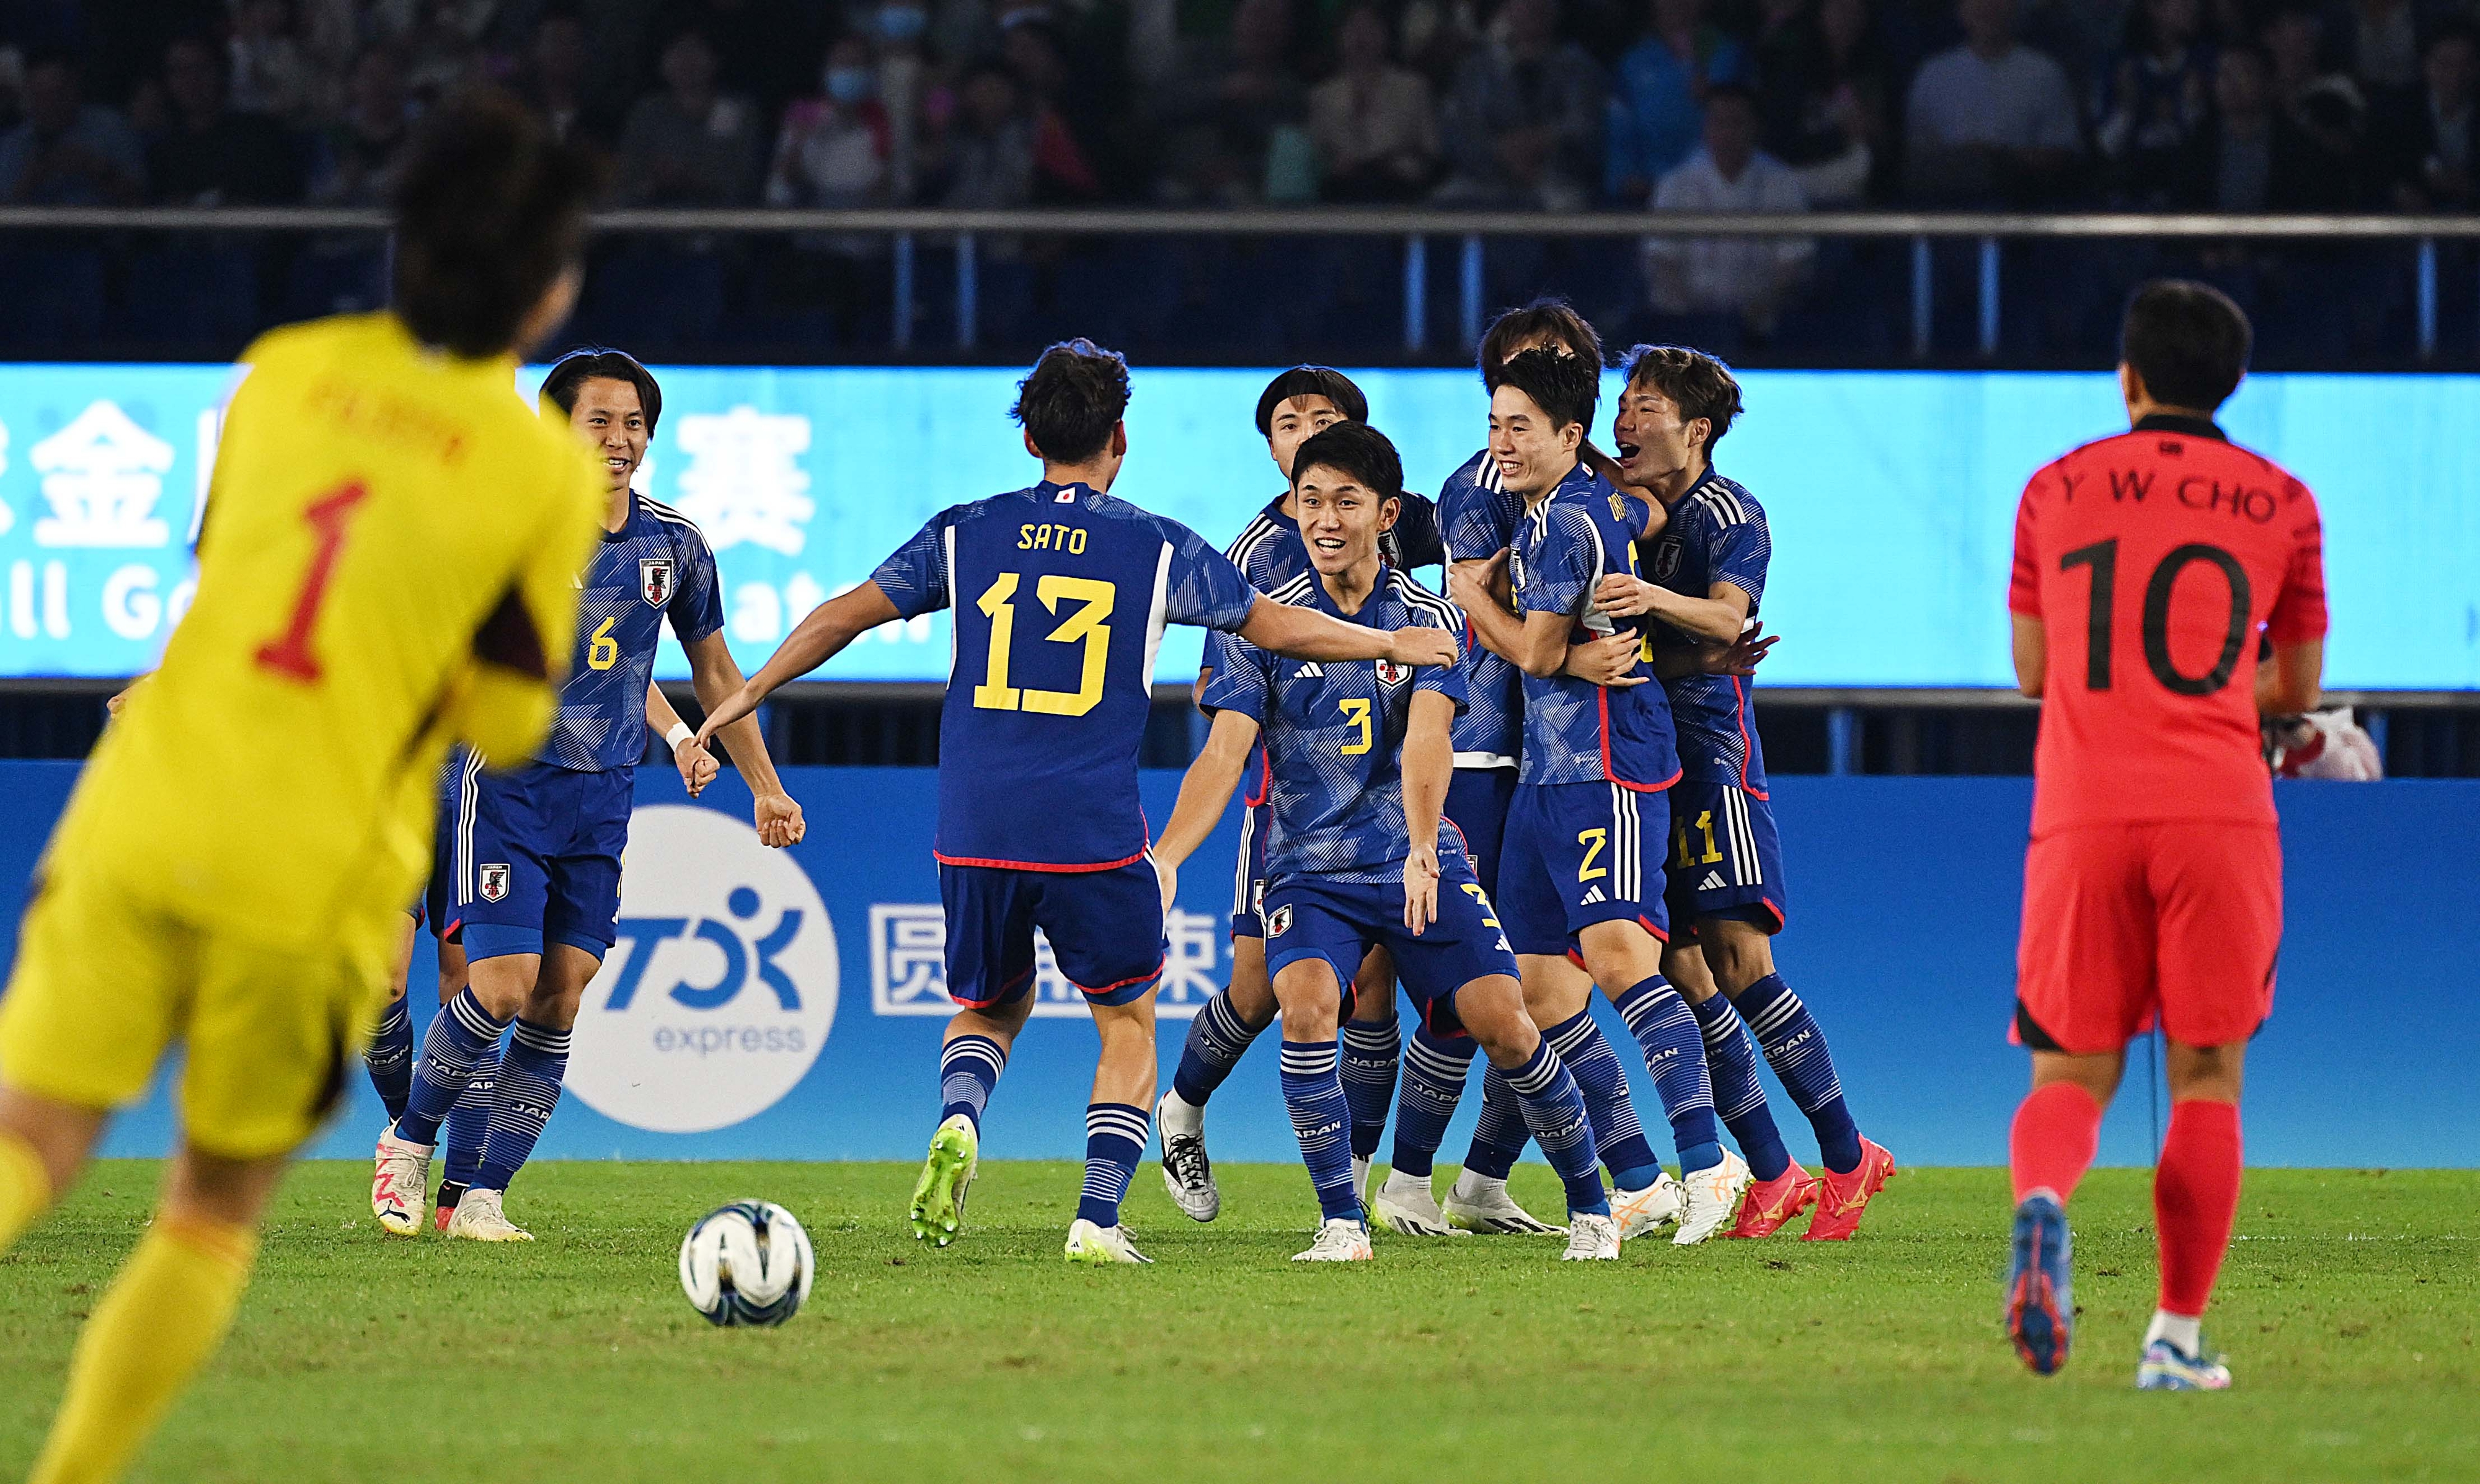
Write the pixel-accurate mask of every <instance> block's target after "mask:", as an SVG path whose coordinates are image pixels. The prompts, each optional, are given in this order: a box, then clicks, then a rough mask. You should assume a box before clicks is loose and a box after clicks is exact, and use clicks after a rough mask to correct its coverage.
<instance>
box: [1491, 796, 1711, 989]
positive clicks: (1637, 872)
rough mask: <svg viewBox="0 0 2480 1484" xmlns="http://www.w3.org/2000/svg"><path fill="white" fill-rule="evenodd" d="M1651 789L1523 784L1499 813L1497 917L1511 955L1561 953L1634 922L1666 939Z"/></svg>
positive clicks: (1659, 840)
mask: <svg viewBox="0 0 2480 1484" xmlns="http://www.w3.org/2000/svg"><path fill="white" fill-rule="evenodd" d="M1668 820H1669V813H1668V810H1667V808H1666V805H1665V803H1664V796H1663V795H1662V794H1660V793H1647V792H1644V791H1642V790H1640V789H1634V788H1627V787H1623V786H1622V785H1620V784H1617V783H1607V782H1604V783H1524V784H1519V785H1517V787H1516V790H1515V802H1514V803H1513V804H1512V805H1511V806H1509V807H1508V811H1507V845H1506V849H1505V851H1504V854H1503V857H1502V858H1501V859H1500V861H1499V867H1498V904H1499V908H1500V912H1499V915H1500V916H1502V917H1504V918H1506V919H1507V935H1508V938H1509V939H1510V941H1511V942H1513V943H1514V945H1515V951H1516V952H1517V953H1520V954H1564V953H1567V952H1568V951H1570V950H1571V949H1573V948H1574V947H1575V946H1576V935H1577V934H1580V933H1582V932H1584V931H1585V930H1586V929H1587V928H1589V927H1591V926H1593V925H1594V924H1595V923H1601V922H1638V923H1641V924H1643V926H1644V929H1645V931H1646V932H1648V933H1650V934H1653V935H1654V936H1655V937H1658V938H1661V939H1663V940H1665V941H1668V939H1669V937H1670V914H1669V911H1668V909H1667V908H1666V907H1665V906H1664V904H1663V900H1662V880H1663V878H1662V860H1663V855H1664V850H1663V847H1664V845H1665V843H1666V840H1665V835H1666V833H1667V829H1666V827H1667V824H1668Z"/></svg>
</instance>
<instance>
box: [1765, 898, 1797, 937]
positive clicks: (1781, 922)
mask: <svg viewBox="0 0 2480 1484" xmlns="http://www.w3.org/2000/svg"><path fill="white" fill-rule="evenodd" d="M1757 900H1758V901H1759V902H1760V903H1762V904H1764V906H1765V909H1766V910H1767V911H1769V912H1771V913H1773V914H1774V931H1775V932H1776V933H1780V932H1781V931H1782V930H1783V929H1785V928H1788V927H1790V926H1791V914H1790V913H1789V912H1786V911H1784V910H1783V909H1782V908H1781V907H1779V906H1778V905H1776V904H1775V902H1774V899H1773V898H1771V897H1759V898H1757Z"/></svg>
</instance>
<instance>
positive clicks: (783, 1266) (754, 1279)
mask: <svg viewBox="0 0 2480 1484" xmlns="http://www.w3.org/2000/svg"><path fill="white" fill-rule="evenodd" d="M815 1266H816V1261H815V1259H814V1258H813V1257H812V1256H811V1253H810V1234H809V1233H807V1232H805V1231H803V1230H801V1223H800V1222H799V1221H796V1220H794V1219H793V1218H792V1213H790V1212H788V1211H787V1210H785V1209H784V1208H783V1207H781V1206H778V1205H776V1204H775V1203H774V1202H773V1201H734V1202H733V1203H732V1204H731V1205H729V1206H724V1207H721V1208H719V1209H717V1210H714V1211H710V1212H708V1213H707V1214H706V1215H702V1216H700V1217H698V1220H697V1224H696V1225H695V1226H692V1227H690V1228H689V1234H688V1235H687V1236H686V1237H685V1238H683V1239H681V1291H682V1292H685V1293H686V1294H688V1296H689V1306H690V1307H691V1308H693V1309H695V1310H697V1312H698V1313H700V1314H703V1315H705V1316H706V1317H707V1320H708V1322H710V1323H713V1324H781V1323H783V1322H784V1321H785V1320H786V1319H788V1318H791V1317H792V1316H793V1315H794V1314H797V1313H798V1312H800V1308H801V1301H802V1300H803V1299H806V1298H808V1297H809V1296H810V1279H811V1277H812V1276H813V1273H814V1267H815Z"/></svg>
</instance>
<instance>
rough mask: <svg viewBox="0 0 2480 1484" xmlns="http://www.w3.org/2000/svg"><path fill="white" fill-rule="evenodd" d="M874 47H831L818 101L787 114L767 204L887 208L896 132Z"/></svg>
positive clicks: (860, 42)
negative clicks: (883, 100)
mask: <svg viewBox="0 0 2480 1484" xmlns="http://www.w3.org/2000/svg"><path fill="white" fill-rule="evenodd" d="M874 63H875V59H874V58H873V57H872V56H871V55H870V49H869V42H867V41H866V40H864V39H863V38H860V37H850V36H848V37H845V38H842V39H840V40H839V41H837V42H836V43H835V45H834V46H832V47H830V48H828V50H827V60H826V65H825V66H824V67H823V68H822V69H821V70H820V73H819V78H818V83H819V89H820V91H819V93H818V95H817V96H815V97H811V98H803V99H800V100H799V101H797V102H795V103H793V104H792V105H791V106H790V107H789V108H788V109H786V110H785V111H784V127H783V130H782V131H781V132H780V133H779V134H777V135H776V138H775V161H774V164H773V166H771V167H770V168H769V169H768V170H767V172H766V204H767V205H769V206H795V207H814V208H824V209H834V208H839V207H857V206H884V205H886V204H888V202H889V201H890V199H891V189H890V180H891V177H890V170H889V168H888V158H889V154H890V150H891V137H892V133H893V130H892V128H891V125H890V123H889V121H888V115H887V110H886V109H885V108H884V107H883V106H881V104H880V102H879V98H878V69H877V67H876V66H875V65H874Z"/></svg>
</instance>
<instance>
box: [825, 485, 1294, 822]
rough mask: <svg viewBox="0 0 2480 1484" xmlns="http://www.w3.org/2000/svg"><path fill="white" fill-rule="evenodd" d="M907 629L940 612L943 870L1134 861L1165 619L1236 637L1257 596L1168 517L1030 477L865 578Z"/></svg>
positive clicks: (964, 509)
mask: <svg viewBox="0 0 2480 1484" xmlns="http://www.w3.org/2000/svg"><path fill="white" fill-rule="evenodd" d="M870 580H872V581H873V582H875V583H877V584H878V587H879V590H880V591H881V592H883V593H885V594H886V595H887V598H888V601H890V602H892V603H893V604H894V605H895V610H896V612H898V613H900V614H902V615H903V616H904V617H906V618H914V617H917V616H918V615H920V614H924V613H932V612H936V611H938V610H939V609H942V608H950V607H952V608H953V609H954V613H955V638H954V646H953V649H952V652H951V654H950V661H949V668H948V675H947V699H946V704H945V705H944V706H943V708H942V710H941V714H940V720H939V833H938V840H937V844H936V847H935V853H936V854H937V856H938V857H939V859H940V860H941V861H943V862H944V863H946V864H948V865H958V866H1010V867H1018V868H1021V869H1027V870H1054V871H1101V870H1109V869H1112V868H1114V867H1117V866H1123V865H1126V864H1128V863H1130V862H1131V861H1135V860H1138V859H1141V858H1143V857H1144V856H1145V853H1146V846H1147V832H1146V818H1145V813H1144V811H1143V810H1142V809H1141V808H1140V807H1139V806H1138V803H1137V744H1138V743H1139V742H1140V741H1142V740H1143V739H1144V737H1145V730H1146V719H1147V717H1148V716H1149V715H1150V713H1151V711H1152V708H1153V688H1152V681H1153V670H1154V652H1155V651H1156V649H1158V648H1159V647H1160V645H1161V643H1162V632H1163V626H1164V625H1166V624H1199V625H1202V626H1204V627H1208V628H1225V629H1229V628H1237V627H1240V626H1241V625H1242V624H1244V623H1246V622H1247V621H1248V618H1249V609H1250V606H1251V605H1252V604H1253V603H1254V602H1255V601H1256V600H1257V593H1256V591H1255V589H1253V588H1252V587H1250V585H1249V583H1248V581H1247V580H1246V579H1245V578H1243V577H1242V576H1240V569H1239V568H1237V567H1234V566H1233V565H1231V562H1230V560H1229V559H1228V558H1227V557H1225V556H1224V555H1223V553H1221V552H1219V551H1217V550H1214V549H1213V548H1212V547H1210V546H1207V545H1206V544H1205V543H1204V541H1203V540H1201V538H1200V537H1199V536H1198V534H1197V533H1196V532H1195V531H1192V530H1190V529H1189V528H1188V527H1187V526H1185V525H1180V524H1179V523H1178V522H1176V521H1171V520H1166V519H1164V518H1163V517H1161V516H1158V515H1153V514H1151V513H1150V512H1148V511H1144V510H1140V509H1138V508H1137V507H1136V506H1134V505H1132V504H1129V503H1128V502H1127V501H1126V500H1124V499H1113V498H1112V497H1110V496H1108V495H1105V494H1102V493H1100V492H1098V491H1097V490H1093V489H1090V488H1088V487H1086V486H1084V485H1082V484H1068V485H1059V484H1051V483H1048V482H1044V483H1041V484H1037V485H1035V486H1034V487H1033V488H1031V489H1027V490H1018V491H1016V492H1015V493H1014V494H1009V495H995V496H993V497H991V498H990V499H982V500H975V501H974V502H972V503H970V504H965V505H955V506H951V507H949V508H948V509H945V510H943V511H941V512H939V514H938V515H936V516H934V517H932V518H931V521H930V524H929V525H924V526H923V527H921V530H920V533H919V534H917V535H916V536H915V537H914V538H913V539H912V540H910V541H908V542H906V543H905V544H904V545H903V546H902V547H900V548H898V549H897V550H896V551H895V553H894V554H893V555H891V556H890V557H889V558H888V559H887V560H886V561H885V562H882V563H880V564H879V568H878V571H877V572H876V573H874V574H872V575H871V578H870Z"/></svg>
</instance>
